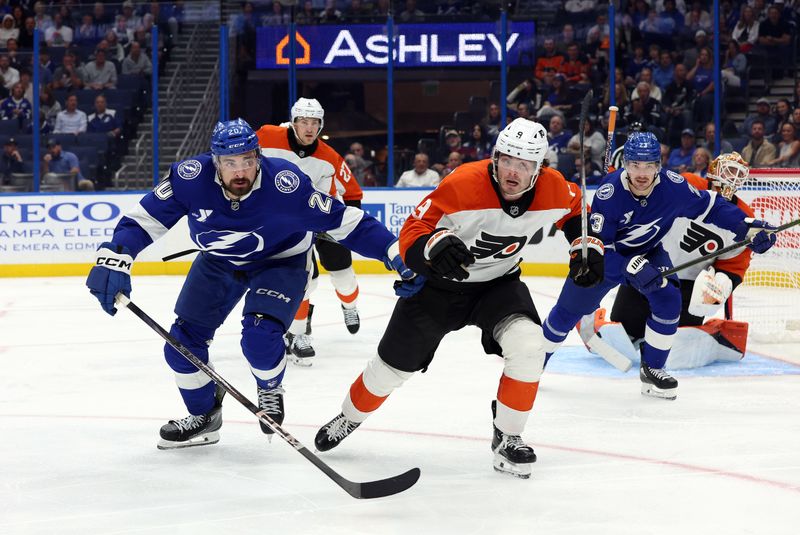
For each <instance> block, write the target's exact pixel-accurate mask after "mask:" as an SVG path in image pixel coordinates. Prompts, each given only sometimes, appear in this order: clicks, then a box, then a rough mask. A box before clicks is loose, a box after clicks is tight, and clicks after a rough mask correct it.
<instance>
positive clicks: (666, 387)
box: [639, 363, 678, 399]
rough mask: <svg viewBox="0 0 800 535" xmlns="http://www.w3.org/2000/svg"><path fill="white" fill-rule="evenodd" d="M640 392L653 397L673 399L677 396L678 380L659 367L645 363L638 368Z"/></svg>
mask: <svg viewBox="0 0 800 535" xmlns="http://www.w3.org/2000/svg"><path fill="white" fill-rule="evenodd" d="M639 379H641V380H642V394H644V395H645V396H652V397H654V398H662V399H675V398H677V397H678V381H677V380H676V379H675V378H674V377H672V376H671V375H670V374H668V373H667V372H666V371H664V370H663V369H660V368H651V367H650V366H648V365H647V364H645V363H642V367H641V368H639Z"/></svg>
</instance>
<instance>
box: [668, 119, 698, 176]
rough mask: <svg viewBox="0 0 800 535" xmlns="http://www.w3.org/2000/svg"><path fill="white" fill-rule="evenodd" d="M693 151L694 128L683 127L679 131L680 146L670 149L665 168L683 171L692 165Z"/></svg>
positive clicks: (678, 171) (677, 171)
mask: <svg viewBox="0 0 800 535" xmlns="http://www.w3.org/2000/svg"><path fill="white" fill-rule="evenodd" d="M694 151H695V139H694V130H692V129H691V128H685V129H684V130H683V132H681V146H680V147H678V148H676V149H672V151H671V152H670V153H669V159H668V160H667V168H668V169H671V170H673V171H675V172H676V173H685V172H686V171H688V170H689V168H690V167H691V166H692V158H693V157H694Z"/></svg>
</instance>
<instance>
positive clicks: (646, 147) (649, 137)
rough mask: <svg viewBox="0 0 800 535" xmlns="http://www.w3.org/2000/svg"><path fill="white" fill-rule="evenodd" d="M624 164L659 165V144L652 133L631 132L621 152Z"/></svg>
mask: <svg viewBox="0 0 800 535" xmlns="http://www.w3.org/2000/svg"><path fill="white" fill-rule="evenodd" d="M622 154H623V156H624V157H625V161H626V162H659V163H661V144H660V143H659V142H658V139H657V138H656V136H655V135H654V134H653V133H652V132H633V133H631V134H630V135H629V136H628V140H627V141H626V142H625V148H624V149H623V151H622Z"/></svg>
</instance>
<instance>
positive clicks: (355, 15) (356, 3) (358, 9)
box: [343, 0, 370, 22]
mask: <svg viewBox="0 0 800 535" xmlns="http://www.w3.org/2000/svg"><path fill="white" fill-rule="evenodd" d="M369 13H370V9H369V6H365V5H364V3H363V2H362V1H361V0H351V1H350V5H348V6H347V7H346V8H345V10H344V15H343V16H344V18H345V19H346V20H350V21H354V22H358V21H361V20H366V19H367V18H368V17H369Z"/></svg>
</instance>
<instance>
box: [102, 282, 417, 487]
mask: <svg viewBox="0 0 800 535" xmlns="http://www.w3.org/2000/svg"><path fill="white" fill-rule="evenodd" d="M116 302H117V304H118V305H122V306H125V307H127V308H128V310H130V311H131V312H133V314H134V315H136V317H138V318H139V319H140V320H142V321H143V322H144V323H145V324H146V325H147V326H148V327H150V328H151V329H153V330H154V331H155V332H156V333H157V334H158V335H159V336H160V337H161V338H163V339H164V340H165V341H166V342H167V343H168V344H169V345H170V346H172V347H173V348H174V349H175V350H176V351H177V352H178V353H180V354H181V355H183V357H184V358H185V359H186V360H188V361H189V362H191V363H192V364H194V365H195V366H196V367H197V369H199V370H200V371H201V372H203V373H205V374H206V375H207V376H208V377H210V378H211V380H213V381H214V382H215V383H216V384H217V385H219V386H220V387H221V388H222V389H224V390H225V391H226V392H227V393H228V394H230V395H231V396H232V397H233V398H235V399H236V401H238V402H239V403H241V404H242V405H244V407H245V408H246V409H247V410H249V411H250V412H252V413H253V414H254V415H256V417H257V418H258V420H259V421H260V422H261V423H263V424H265V425H267V426H269V427H270V429H272V430H273V431H275V433H276V434H277V435H278V436H280V437H281V438H282V439H283V440H285V441H286V442H288V443H289V445H290V446H292V447H293V448H294V449H295V450H297V451H298V452H300V454H301V455H302V456H303V457H305V458H306V459H308V460H309V461H311V463H312V464H313V465H314V466H316V467H317V468H319V469H320V470H321V471H322V472H323V473H324V474H325V475H326V476H328V477H329V478H331V479H332V480H333V481H334V483H336V484H337V485H339V486H340V487H341V488H342V489H344V490H345V491H346V492H347V493H348V494H350V495H351V496H353V497H354V498H380V497H383V496H390V495H392V494H397V493H398V492H403V491H404V490H406V489H408V488H410V487H411V486H412V485H414V483H416V482H417V480H418V479H419V475H420V471H419V468H413V469H411V470H409V471H408V472H406V473H404V474H401V475H399V476H395V477H392V478H388V479H384V480H380V481H371V482H367V483H357V482H353V481H349V480H347V479H345V478H344V477H342V476H341V475H339V473H337V472H336V471H335V470H334V469H333V468H331V467H330V466H328V465H327V464H325V463H324V462H323V461H322V460H321V459H320V458H319V457H317V456H316V455H314V454H313V453H311V452H310V451H309V450H308V449H307V448H306V447H305V446H303V445H302V444H301V443H300V442H299V441H298V440H297V439H296V438H294V437H293V436H292V435H290V434H289V432H288V431H286V430H285V429H283V428H282V427H281V426H280V425H279V424H278V422H276V421H275V420H273V419H272V418H270V417H269V415H268V414H267V413H266V412H265V411H263V410H261V409H259V408H258V407H257V406H256V405H254V404H253V403H252V402H251V401H250V400H249V399H247V398H246V397H245V396H244V394H242V393H241V392H239V391H238V390H237V389H236V388H234V387H233V386H232V385H231V384H230V383H229V382H228V381H226V380H225V378H224V377H222V376H221V375H220V374H219V373H217V372H216V371H215V370H214V368H212V367H211V366H209V365H208V364H206V363H205V362H203V361H202V360H200V359H199V358H198V357H197V356H196V355H195V354H194V353H192V352H191V351H189V349H188V348H186V346H184V345H183V344H181V343H180V342H179V341H178V340H177V339H176V338H175V337H174V336H172V335H171V334H169V332H167V331H166V330H165V329H164V328H163V327H161V325H159V324H158V323H157V322H156V321H155V320H154V319H153V318H151V317H150V316H148V315H147V314H146V313H145V312H144V311H143V310H142V309H141V308H139V307H138V306H136V305H135V304H134V303H133V302H132V301H131V300H130V299H129V298H128V297H126V296H125V295H123V294H117V296H116Z"/></svg>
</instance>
